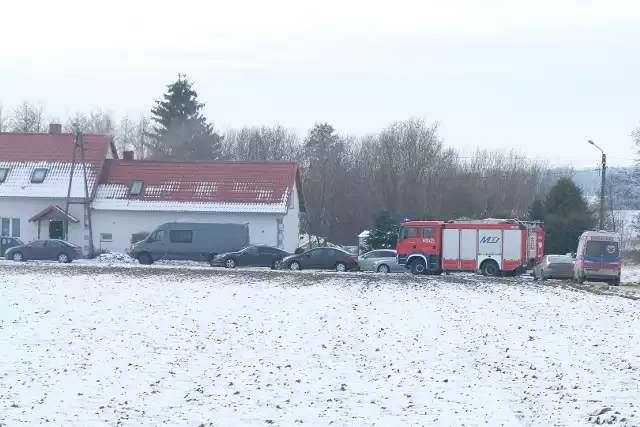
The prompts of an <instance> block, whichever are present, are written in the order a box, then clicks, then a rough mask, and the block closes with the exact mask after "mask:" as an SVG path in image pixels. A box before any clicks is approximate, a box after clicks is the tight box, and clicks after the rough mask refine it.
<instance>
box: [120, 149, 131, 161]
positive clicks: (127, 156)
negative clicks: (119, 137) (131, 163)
mask: <svg viewBox="0 0 640 427" xmlns="http://www.w3.org/2000/svg"><path fill="white" fill-rule="evenodd" d="M122 159H123V160H133V151H123V152H122Z"/></svg>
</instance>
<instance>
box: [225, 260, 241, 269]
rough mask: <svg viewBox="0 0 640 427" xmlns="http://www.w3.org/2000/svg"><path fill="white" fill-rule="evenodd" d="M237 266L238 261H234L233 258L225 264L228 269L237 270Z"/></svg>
mask: <svg viewBox="0 0 640 427" xmlns="http://www.w3.org/2000/svg"><path fill="white" fill-rule="evenodd" d="M236 265H238V264H237V263H236V260H235V259H233V258H229V259H228V260H226V261H225V262H224V266H225V267H226V268H236Z"/></svg>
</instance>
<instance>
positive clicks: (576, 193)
mask: <svg viewBox="0 0 640 427" xmlns="http://www.w3.org/2000/svg"><path fill="white" fill-rule="evenodd" d="M536 209H539V206H538V207H537V208H536ZM533 210H534V209H532V211H533ZM541 212H542V211H541V210H539V211H538V213H537V214H538V215H540V213H541ZM543 218H544V220H545V252H546V253H550V254H565V253H568V252H575V250H576V246H577V242H578V237H580V234H582V232H583V231H585V230H589V229H591V228H592V227H593V226H594V225H595V221H594V217H593V213H592V212H591V211H589V207H588V205H587V202H586V201H585V199H584V197H583V196H582V190H581V189H580V188H579V187H578V186H577V185H576V184H575V183H574V182H573V180H571V178H562V179H560V180H558V182H557V183H556V184H555V185H554V186H553V188H551V191H549V194H548V195H547V198H546V199H545V201H544V212H543ZM536 219H538V218H536Z"/></svg>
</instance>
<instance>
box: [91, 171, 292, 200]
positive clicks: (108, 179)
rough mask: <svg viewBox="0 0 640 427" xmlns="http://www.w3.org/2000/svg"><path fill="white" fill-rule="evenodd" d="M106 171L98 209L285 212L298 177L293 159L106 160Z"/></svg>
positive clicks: (100, 189)
mask: <svg viewBox="0 0 640 427" xmlns="http://www.w3.org/2000/svg"><path fill="white" fill-rule="evenodd" d="M102 176H103V179H102V180H101V181H100V184H99V186H98V190H97V192H96V196H95V198H94V201H93V207H94V209H98V210H136V211H174V212H264V213H286V212H287V210H288V208H289V205H290V203H291V193H292V191H293V189H294V188H296V187H295V184H296V182H298V181H299V172H298V164H297V163H293V162H170V161H148V160H107V161H106V163H105V173H104V174H103V175H102ZM134 181H142V183H143V184H142V185H143V186H142V191H141V194H140V195H131V194H130V193H131V185H132V184H133V182H134ZM297 190H298V193H299V194H301V193H300V191H301V190H300V187H299V186H298V187H297ZM299 199H301V197H299Z"/></svg>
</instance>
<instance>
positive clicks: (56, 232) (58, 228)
mask: <svg viewBox="0 0 640 427" xmlns="http://www.w3.org/2000/svg"><path fill="white" fill-rule="evenodd" d="M49 238H50V239H60V240H62V239H64V225H63V224H62V221H49Z"/></svg>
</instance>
